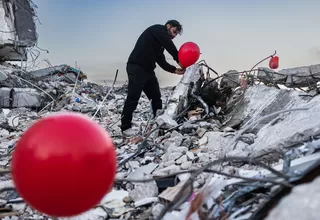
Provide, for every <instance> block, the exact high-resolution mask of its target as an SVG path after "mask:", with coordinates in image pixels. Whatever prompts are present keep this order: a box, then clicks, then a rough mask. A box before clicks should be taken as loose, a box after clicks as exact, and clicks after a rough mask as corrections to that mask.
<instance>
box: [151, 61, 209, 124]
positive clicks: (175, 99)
mask: <svg viewBox="0 0 320 220" xmlns="http://www.w3.org/2000/svg"><path fill="white" fill-rule="evenodd" d="M202 77H203V71H202V68H201V66H200V65H193V66H190V67H188V68H187V70H186V72H185V73H184V75H183V76H182V78H181V80H180V82H179V83H178V85H177V86H176V87H175V89H174V91H173V93H172V95H171V96H170V97H169V99H168V101H167V103H168V104H167V107H166V109H165V111H164V113H163V115H166V117H167V116H168V117H169V118H171V119H174V117H175V116H176V115H177V114H179V113H180V112H182V111H183V110H184V109H185V108H186V107H187V105H188V95H189V94H188V93H189V89H190V84H192V83H193V84H194V86H195V87H196V88H197V87H198V88H199V86H200V85H201V83H199V81H200V79H201V78H202ZM196 88H195V89H196ZM162 117H164V116H162ZM160 119H161V117H160V118H159V120H160ZM163 121H165V120H161V121H157V123H158V124H161V123H162V122H163Z"/></svg>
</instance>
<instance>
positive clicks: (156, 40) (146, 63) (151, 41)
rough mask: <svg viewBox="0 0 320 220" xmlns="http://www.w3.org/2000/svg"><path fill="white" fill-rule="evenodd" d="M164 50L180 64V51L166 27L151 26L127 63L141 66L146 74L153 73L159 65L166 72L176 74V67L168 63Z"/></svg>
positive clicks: (138, 41)
mask: <svg viewBox="0 0 320 220" xmlns="http://www.w3.org/2000/svg"><path fill="white" fill-rule="evenodd" d="M164 49H166V50H167V51H168V53H169V54H170V55H171V56H172V57H173V59H174V60H175V61H176V62H177V63H179V60H178V50H177V48H176V46H175V45H174V43H173V42H172V40H171V38H170V35H169V34H168V32H167V29H166V27H165V26H164V25H159V24H156V25H153V26H150V27H148V28H147V29H146V30H145V31H144V32H143V33H142V34H141V35H140V37H139V38H138V40H137V42H136V44H135V47H134V49H133V51H132V52H131V54H130V56H129V59H128V62H127V63H128V64H136V65H139V66H141V67H142V68H143V69H144V70H145V71H146V72H153V71H154V69H155V68H156V63H158V64H159V66H160V67H161V68H162V69H164V70H165V71H168V72H171V73H174V72H175V70H176V67H175V66H172V65H171V64H169V63H168V62H167V61H166V59H165V56H164V54H163V52H164Z"/></svg>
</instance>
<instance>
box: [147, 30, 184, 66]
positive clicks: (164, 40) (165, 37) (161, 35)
mask: <svg viewBox="0 0 320 220" xmlns="http://www.w3.org/2000/svg"><path fill="white" fill-rule="evenodd" d="M151 30H152V33H153V34H154V36H155V38H156V39H157V40H158V41H159V42H160V43H161V45H162V46H163V47H164V49H166V51H168V53H169V54H170V55H171V56H172V57H173V59H174V60H175V61H176V62H177V63H179V58H178V50H177V48H176V46H175V45H174V43H173V41H172V40H171V38H170V36H169V34H168V33H167V32H166V31H165V29H160V28H156V27H154V28H152V29H151ZM159 65H160V64H159Z"/></svg>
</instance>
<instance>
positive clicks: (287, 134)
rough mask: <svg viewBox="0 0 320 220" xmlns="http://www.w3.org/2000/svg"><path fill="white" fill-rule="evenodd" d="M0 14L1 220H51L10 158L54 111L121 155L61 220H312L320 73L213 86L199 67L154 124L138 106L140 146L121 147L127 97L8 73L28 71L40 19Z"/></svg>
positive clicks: (65, 77) (23, 9)
mask: <svg viewBox="0 0 320 220" xmlns="http://www.w3.org/2000/svg"><path fill="white" fill-rule="evenodd" d="M27 12H28V13H27ZM30 12H32V13H30ZM0 13H1V19H0V20H1V22H4V23H3V24H2V26H3V28H4V29H3V32H1V33H0V35H1V37H2V38H1V39H2V40H1V42H0V44H2V47H1V48H0V57H1V60H2V63H1V65H0V109H1V112H0V140H1V141H0V158H1V159H0V164H1V167H0V170H1V176H0V177H1V181H0V191H1V192H0V193H1V198H0V204H1V212H0V217H1V218H2V219H52V218H50V217H48V216H44V215H42V214H41V213H38V212H37V211H35V210H33V209H32V208H31V207H30V206H28V205H27V204H25V202H24V201H23V199H22V198H21V197H20V196H19V195H18V193H17V192H16V191H15V187H14V184H13V182H12V179H11V175H10V158H11V154H12V152H13V151H14V149H15V143H16V142H17V140H18V139H19V137H20V136H21V135H22V134H23V132H24V131H26V130H27V129H28V127H29V126H30V125H31V124H32V123H34V122H35V121H36V120H39V119H41V118H42V117H45V116H46V115H49V114H51V113H52V112H58V111H75V112H81V113H83V114H86V115H89V116H90V117H92V119H93V120H95V121H97V122H98V123H99V124H100V125H101V126H102V127H104V128H105V129H106V130H107V131H108V132H109V134H110V135H111V136H112V138H113V141H114V145H115V147H116V152H117V155H118V172H117V177H116V180H115V183H114V187H113V189H112V191H111V192H109V193H108V194H107V195H106V196H105V198H103V200H102V201H101V202H100V204H98V205H97V206H96V207H95V208H93V209H92V210H89V211H88V212H86V213H83V214H82V215H79V216H75V217H73V218H68V219H85V220H88V219H92V220H96V219H165V220H167V219H170V220H171V219H190V220H195V219H233V220H236V219H237V220H240V219H292V220H293V219H307V218H308V219H317V216H318V215H319V214H318V209H319V208H318V207H319V205H318V199H317V198H318V197H319V195H320V193H319V192H318V191H319V187H318V182H319V173H318V170H319V168H318V166H319V162H320V156H319V151H318V149H319V144H318V143H319V135H320V133H319V130H320V129H319V128H320V122H319V121H320V120H318V119H319V118H320V111H319V108H320V107H319V102H320V98H319V96H318V81H319V79H320V78H319V73H320V71H319V70H320V64H319V65H312V66H304V67H294V68H290V69H283V70H280V71H274V70H272V69H269V68H265V67H259V68H257V69H254V68H252V70H250V71H243V72H238V71H236V70H230V71H228V72H227V73H225V74H222V75H219V74H218V73H217V72H216V71H214V70H213V69H212V68H210V67H209V66H208V65H207V64H206V62H204V61H200V62H199V63H197V64H195V65H193V66H191V67H189V68H188V69H187V71H186V73H185V74H184V75H183V77H182V78H181V81H180V82H179V83H178V84H177V85H176V86H175V87H173V88H162V89H161V91H162V96H163V100H164V103H163V110H162V111H159V112H158V115H157V116H156V117H155V118H152V117H151V112H152V111H151V108H150V102H149V100H148V99H147V97H146V96H145V95H142V97H141V99H140V101H139V105H138V107H137V110H136V111H135V113H134V122H135V124H136V126H138V127H139V128H140V134H139V136H137V137H135V138H133V139H129V140H127V139H123V137H122V135H121V131H120V127H119V124H120V119H121V115H120V114H121V111H122V107H123V104H124V101H125V97H126V93H127V85H126V84H124V85H123V86H117V87H116V86H114V85H115V84H112V85H98V84H95V83H92V82H88V81H86V80H85V79H86V78H87V76H86V74H84V73H83V72H82V71H80V70H78V69H76V68H73V67H71V66H69V65H66V64H63V65H59V66H49V67H48V68H45V69H38V70H31V71H26V70H25V69H24V68H22V67H21V66H15V65H12V64H9V63H8V62H5V61H21V60H27V57H26V54H27V51H28V47H32V46H34V45H36V32H35V25H34V22H33V19H34V15H35V14H34V11H33V9H32V3H31V2H30V1H27V0H26V1H22V0H19V1H10V0H7V1H3V2H2V5H1V6H0ZM3 17H4V18H5V19H3ZM22 20H25V21H26V22H29V21H30V24H29V26H28V25H27V26H24V25H21V21H22ZM22 26H23V27H22ZM26 28H27V29H26ZM26 30H27V32H25V31H26ZM18 42H19V43H18ZM116 79H117V73H116V75H115V81H116ZM318 99H319V100H318ZM26 166H27V164H26ZM88 181H90V180H88ZM288 204H290V206H291V207H290V208H288V207H289V205H288ZM310 204H312V205H310ZM65 219H67V218H65Z"/></svg>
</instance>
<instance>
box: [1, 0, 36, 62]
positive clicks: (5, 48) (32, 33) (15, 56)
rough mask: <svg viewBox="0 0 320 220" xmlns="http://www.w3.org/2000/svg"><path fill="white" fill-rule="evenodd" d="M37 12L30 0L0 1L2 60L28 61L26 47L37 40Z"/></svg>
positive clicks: (32, 44)
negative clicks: (35, 17) (35, 20)
mask: <svg viewBox="0 0 320 220" xmlns="http://www.w3.org/2000/svg"><path fill="white" fill-rule="evenodd" d="M34 16H35V12H34V9H33V8H32V6H31V1H28V0H19V1H14V0H4V1H1V3H0V26H1V30H0V60H1V61H21V60H23V61H26V60H27V55H26V47H32V46H34V45H35V44H36V42H37V33H36V25H35V22H34Z"/></svg>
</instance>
